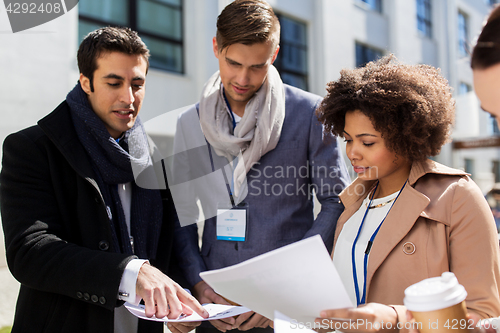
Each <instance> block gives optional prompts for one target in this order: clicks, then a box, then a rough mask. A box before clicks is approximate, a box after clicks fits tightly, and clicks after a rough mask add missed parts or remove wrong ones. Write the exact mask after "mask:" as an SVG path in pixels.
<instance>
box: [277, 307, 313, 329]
mask: <svg viewBox="0 0 500 333" xmlns="http://www.w3.org/2000/svg"><path fill="white" fill-rule="evenodd" d="M309 327H314V326H309ZM297 332H302V333H316V331H313V330H312V329H310V328H308V326H305V325H299V324H298V323H296V322H294V321H293V320H292V319H291V318H289V317H287V316H285V315H284V314H282V313H281V312H279V311H274V333H297Z"/></svg>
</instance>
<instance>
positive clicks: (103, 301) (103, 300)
mask: <svg viewBox="0 0 500 333" xmlns="http://www.w3.org/2000/svg"><path fill="white" fill-rule="evenodd" d="M99 303H101V304H102V305H104V304H106V299H105V298H104V297H99Z"/></svg>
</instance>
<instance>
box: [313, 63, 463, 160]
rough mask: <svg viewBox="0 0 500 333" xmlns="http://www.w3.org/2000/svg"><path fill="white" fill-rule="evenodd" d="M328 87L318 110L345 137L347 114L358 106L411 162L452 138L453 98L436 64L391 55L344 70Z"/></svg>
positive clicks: (389, 145) (393, 148)
mask: <svg viewBox="0 0 500 333" xmlns="http://www.w3.org/2000/svg"><path fill="white" fill-rule="evenodd" d="M327 91H328V94H327V95H326V97H325V98H324V99H323V101H322V102H321V105H320V107H319V108H318V110H317V111H316V114H317V116H318V118H319V120H320V121H321V122H322V123H323V124H324V125H325V128H326V130H327V131H330V132H332V133H333V134H335V135H338V136H342V137H343V136H344V126H345V114H346V113H347V112H349V111H354V110H360V111H361V112H362V113H363V114H365V115H366V116H367V117H368V118H370V120H371V122H372V124H373V127H374V128H375V130H376V131H378V132H380V133H381V135H382V138H383V139H384V142H385V145H386V147H387V148H388V149H389V150H391V151H393V152H395V153H396V154H398V155H400V156H403V157H405V158H407V159H408V160H409V161H411V162H414V161H423V160H425V159H426V158H428V157H429V156H434V155H437V154H438V153H439V152H440V150H441V147H442V146H443V145H444V144H445V143H446V142H447V141H448V138H449V135H450V132H451V128H452V125H453V121H454V116H455V113H454V111H455V102H454V100H453V98H452V95H451V88H450V86H449V85H448V81H447V80H446V79H445V78H444V77H442V76H441V75H440V73H439V70H438V69H436V68H434V67H431V66H427V65H414V66H412V65H405V64H402V63H400V62H399V61H398V60H397V59H396V57H395V56H394V55H388V56H385V57H383V58H382V59H379V60H378V61H376V62H370V63H368V64H367V65H366V66H365V67H361V68H356V69H344V70H342V71H341V72H340V78H339V79H338V80H337V81H332V82H330V83H328V84H327Z"/></svg>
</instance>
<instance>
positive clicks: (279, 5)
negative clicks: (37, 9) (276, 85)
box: [0, 0, 500, 327]
mask: <svg viewBox="0 0 500 333" xmlns="http://www.w3.org/2000/svg"><path fill="white" fill-rule="evenodd" d="M229 2H230V0H80V1H79V4H78V6H77V7H76V8H75V9H73V10H71V11H69V12H68V13H67V14H65V15H63V16H61V17H59V18H57V19H55V20H53V21H50V22H48V23H46V24H43V25H41V26H38V27H35V28H32V29H29V30H26V31H23V32H18V33H15V34H13V33H12V30H11V28H10V25H9V21H8V17H7V12H6V8H5V7H4V6H3V5H2V4H0V40H1V43H0V45H1V46H0V73H1V74H2V75H1V78H0V96H1V100H2V105H3V108H2V112H1V115H2V121H1V122H0V141H1V142H3V139H4V138H5V137H6V136H7V135H8V134H9V133H11V132H14V131H18V130H20V129H22V128H25V127H28V126H30V125H34V124H35V123H36V122H37V120H39V119H40V118H42V117H43V116H44V115H46V114H48V113H49V112H51V111H52V110H53V109H54V108H55V107H56V106H57V105H58V104H59V103H60V102H61V101H62V100H63V99H64V98H65V96H66V94H67V93H68V92H69V91H70V89H71V88H72V87H73V86H74V84H75V83H76V82H77V80H78V76H79V72H78V68H77V65H76V51H77V48H78V45H79V43H80V41H81V40H82V38H83V36H85V35H86V33H88V32H89V31H91V30H93V29H96V28H98V27H101V26H106V25H118V26H129V27H131V28H132V29H134V30H137V31H138V32H139V34H140V35H141V37H142V38H143V40H144V41H145V43H146V44H147V45H148V47H149V48H150V50H151V54H152V57H151V59H150V65H151V67H150V71H149V74H148V80H147V94H146V96H147V97H146V99H145V102H144V105H143V109H142V111H141V117H142V119H143V121H144V122H146V126H147V128H148V130H149V131H150V133H151V134H152V135H153V137H154V139H155V142H156V143H157V144H158V145H159V146H160V147H161V148H162V150H163V151H165V152H168V151H169V150H170V149H171V147H172V143H173V136H174V133H175V121H176V116H177V114H178V113H179V112H180V109H179V108H182V107H184V106H187V105H190V104H193V103H195V102H197V101H198V99H199V96H200V94H201V90H202V88H203V85H204V83H205V81H206V80H207V79H208V78H209V77H210V76H211V75H212V74H213V73H214V72H215V71H216V70H217V69H218V67H217V61H216V58H215V57H214V55H213V51H212V37H213V36H214V35H215V31H216V19H217V16H218V14H219V13H220V11H221V10H222V9H223V8H224V7H225V6H226V5H227V4H228V3H229ZM496 2H497V0H269V3H270V4H271V5H272V6H273V8H274V9H275V12H276V13H277V14H278V16H279V19H280V21H281V27H282V32H281V50H280V53H279V56H278V59H277V61H276V63H275V65H276V67H277V68H278V70H279V71H280V73H281V76H282V78H283V81H285V82H286V83H289V84H291V85H294V86H297V87H300V88H303V89H306V90H309V91H311V92H313V93H316V94H318V95H321V96H323V95H325V92H326V91H325V86H326V83H327V82H329V81H331V80H335V79H337V78H338V77H339V71H340V70H341V69H342V68H354V67H356V66H362V65H363V64H365V63H366V62H368V61H371V60H374V59H377V58H379V57H380V56H383V55H385V54H388V53H394V54H395V55H396V56H397V57H398V58H399V59H400V60H401V61H402V62H405V63H410V64H429V65H432V66H435V67H439V68H440V69H441V71H442V74H443V75H444V76H445V77H446V78H447V79H448V80H449V82H450V84H451V86H452V87H453V88H454V96H455V98H456V102H457V104H456V105H457V115H456V125H455V128H454V132H453V142H452V143H450V144H447V145H446V146H445V147H444V148H443V150H442V152H441V154H440V155H439V156H437V157H436V158H435V160H437V161H439V162H441V163H444V164H447V165H450V166H452V167H455V168H462V169H464V170H466V171H467V172H469V173H471V175H472V178H473V179H474V180H475V181H476V182H477V184H478V185H479V186H480V188H481V189H482V191H483V192H484V193H485V194H486V193H487V192H488V191H489V190H490V189H491V188H492V187H493V185H494V184H495V183H496V182H500V149H499V147H500V136H499V134H500V132H499V130H498V128H497V127H496V123H495V121H494V120H493V119H492V118H491V117H490V116H489V115H488V114H486V113H485V112H482V111H481V109H480V105H479V102H478V100H477V98H476V96H475V94H474V93H473V90H472V88H473V87H472V72H471V69H470V67H469V60H470V57H469V54H470V51H471V45H473V44H474V41H475V38H476V37H477V35H478V33H479V31H480V29H481V27H482V23H483V21H484V19H485V17H486V15H487V14H488V13H489V11H490V10H491V7H492V5H494V4H495V3H496ZM0 242H3V237H2V241H0ZM0 245H1V250H0V252H1V251H3V244H0ZM4 257H5V256H4V255H3V253H2V255H1V256H0V267H2V266H3V267H4V266H5V259H4ZM14 301H15V299H14ZM2 311H3V313H5V311H4V310H3V309H2V308H1V307H0V327H2V325H4V324H5V323H4V322H2V320H3V318H2ZM7 311H11V312H9V313H7V314H6V315H4V316H6V317H7V319H6V320H7V321H9V320H11V317H9V316H11V313H12V312H13V305H11V306H10V308H9V309H7ZM4 321H5V320H4ZM7 324H9V323H7Z"/></svg>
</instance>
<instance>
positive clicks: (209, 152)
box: [196, 105, 236, 207]
mask: <svg viewBox="0 0 500 333" xmlns="http://www.w3.org/2000/svg"><path fill="white" fill-rule="evenodd" d="M196 112H197V113H198V118H199V117H200V110H199V109H198V105H196ZM231 115H232V112H231ZM232 117H233V123H234V116H232ZM205 142H206V143H207V148H208V154H209V156H210V164H211V165H212V172H215V166H214V158H213V156H212V149H211V146H210V143H208V140H207V138H205ZM221 171H222V176H223V177H224V181H225V182H226V188H227V192H228V194H229V199H230V200H231V205H232V206H233V207H236V205H235V203H234V198H233V191H232V190H231V186H230V185H229V182H228V180H227V176H226V172H225V170H224V168H222V170H221ZM233 173H234V172H233ZM233 186H234V175H233Z"/></svg>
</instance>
